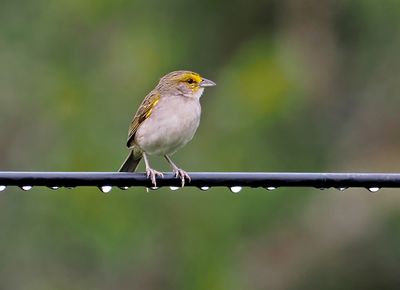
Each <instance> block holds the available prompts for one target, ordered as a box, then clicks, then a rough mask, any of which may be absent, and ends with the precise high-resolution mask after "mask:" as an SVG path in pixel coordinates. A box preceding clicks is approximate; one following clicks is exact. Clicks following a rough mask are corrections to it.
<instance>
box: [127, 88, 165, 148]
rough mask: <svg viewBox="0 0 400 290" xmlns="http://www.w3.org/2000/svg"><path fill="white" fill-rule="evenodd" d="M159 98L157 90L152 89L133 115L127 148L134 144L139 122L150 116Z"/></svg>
mask: <svg viewBox="0 0 400 290" xmlns="http://www.w3.org/2000/svg"><path fill="white" fill-rule="evenodd" d="M159 100H160V94H159V92H158V91H152V92H150V93H149V94H148V95H147V96H146V97H145V98H144V100H143V102H142V104H141V105H140V107H139V109H138V110H137V112H136V114H135V117H133V120H132V122H131V125H130V126H129V132H128V141H127V146H128V147H129V148H130V147H132V146H133V145H134V139H135V134H136V132H137V130H138V128H139V127H140V124H142V123H143V121H144V120H146V119H147V118H148V117H150V115H151V112H152V111H153V109H154V107H155V105H157V103H158V101H159Z"/></svg>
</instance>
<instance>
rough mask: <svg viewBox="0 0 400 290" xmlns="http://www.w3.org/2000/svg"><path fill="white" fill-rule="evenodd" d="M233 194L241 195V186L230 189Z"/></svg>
mask: <svg viewBox="0 0 400 290" xmlns="http://www.w3.org/2000/svg"><path fill="white" fill-rule="evenodd" d="M229 189H230V190H231V191H232V192H233V193H239V192H240V191H241V190H242V187H241V186H232V187H230V188H229Z"/></svg>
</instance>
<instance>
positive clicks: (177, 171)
mask: <svg viewBox="0 0 400 290" xmlns="http://www.w3.org/2000/svg"><path fill="white" fill-rule="evenodd" d="M174 173H175V177H176V178H180V179H181V182H182V187H184V186H185V178H186V179H187V180H188V181H189V182H190V181H191V180H192V179H191V178H190V176H189V174H187V172H186V171H185V170H182V169H180V168H176V169H174Z"/></svg>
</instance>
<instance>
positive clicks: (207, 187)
mask: <svg viewBox="0 0 400 290" xmlns="http://www.w3.org/2000/svg"><path fill="white" fill-rule="evenodd" d="M200 189H201V190H203V191H206V190H209V189H210V187H209V186H202V187H200Z"/></svg>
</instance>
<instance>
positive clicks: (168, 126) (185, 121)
mask: <svg viewBox="0 0 400 290" xmlns="http://www.w3.org/2000/svg"><path fill="white" fill-rule="evenodd" d="M200 114H201V107H200V102H199V100H198V99H194V98H187V97H183V96H169V97H165V98H160V101H159V103H158V104H157V105H156V107H155V108H154V109H153V111H152V113H151V115H150V117H149V118H148V119H146V120H145V121H144V122H143V123H142V124H141V125H140V127H139V129H138V131H137V133H136V138H135V141H136V143H137V144H138V145H139V147H140V148H141V149H142V150H143V151H145V152H146V153H148V154H156V155H165V154H173V153H174V152H175V151H177V150H178V149H179V148H181V147H182V146H184V145H185V144H186V143H187V142H189V141H190V140H191V139H192V138H193V136H194V134H195V132H196V130H197V127H198V126H199V123H200Z"/></svg>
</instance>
